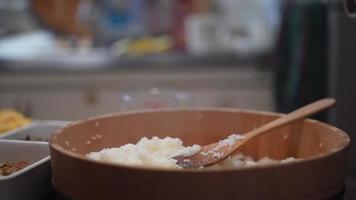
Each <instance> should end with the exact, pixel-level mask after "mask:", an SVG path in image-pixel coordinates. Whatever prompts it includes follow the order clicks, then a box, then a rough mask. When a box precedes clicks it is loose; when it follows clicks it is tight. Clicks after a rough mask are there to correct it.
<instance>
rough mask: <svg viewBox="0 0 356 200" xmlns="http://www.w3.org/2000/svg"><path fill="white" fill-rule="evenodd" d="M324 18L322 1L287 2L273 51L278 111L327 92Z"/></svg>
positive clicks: (288, 108)
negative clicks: (275, 49)
mask: <svg viewBox="0 0 356 200" xmlns="http://www.w3.org/2000/svg"><path fill="white" fill-rule="evenodd" d="M327 19H328V17H327V5H326V3H325V1H310V2H304V3H300V2H298V1H293V0H289V1H287V2H286V4H285V7H284V13H283V22H282V28H281V33H280V38H279V42H278V47H277V51H276V76H275V97H276V108H277V110H278V111H280V112H289V111H291V110H294V109H296V108H298V107H300V106H302V105H305V104H307V103H310V102H312V101H314V100H316V99H319V98H322V97H325V96H327V92H326V91H327V52H328V50H327V42H328V40H327V39H328V31H327V24H328V21H327ZM324 117H325V116H321V115H319V116H318V117H317V118H319V119H323V118H324Z"/></svg>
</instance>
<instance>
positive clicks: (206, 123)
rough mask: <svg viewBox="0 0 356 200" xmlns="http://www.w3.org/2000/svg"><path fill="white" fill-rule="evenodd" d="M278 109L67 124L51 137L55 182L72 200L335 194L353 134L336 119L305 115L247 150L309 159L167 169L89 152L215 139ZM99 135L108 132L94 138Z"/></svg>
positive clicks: (147, 114)
mask: <svg viewBox="0 0 356 200" xmlns="http://www.w3.org/2000/svg"><path fill="white" fill-rule="evenodd" d="M278 116H280V115H278V114H274V113H267V112H258V111H247V110H237V109H187V110H179V109H178V110H175V109H174V110H162V111H138V112H131V113H121V114H120V113H119V114H110V115H106V116H100V117H96V118H92V119H89V120H85V121H79V122H76V123H73V124H70V125H68V126H67V127H65V128H64V129H61V130H59V131H58V132H57V133H56V134H54V135H52V137H51V139H50V154H51V162H52V170H53V182H54V185H55V187H56V188H57V189H58V191H59V192H61V193H63V194H64V195H65V196H67V197H68V198H70V199H73V200H105V199H110V200H112V199H130V200H132V199H137V200H150V199H152V200H160V199H162V200H168V199H169V200H175V199H177V200H182V199H184V200H190V199H191V200H199V199H204V200H208V199H214V200H217V199H244V200H246V199H256V200H260V199H264V200H265V199H273V200H276V199H295V200H301V199H311V200H317V199H332V198H334V197H335V195H336V194H338V193H340V191H342V189H343V185H344V173H345V162H346V158H347V147H348V146H349V143H350V139H349V137H348V135H347V134H345V133H344V132H342V131H341V130H339V129H337V128H335V127H332V126H330V125H327V124H324V123H321V122H318V121H315V120H305V121H300V122H297V123H294V124H292V125H290V126H286V127H284V128H280V129H278V130H275V131H272V132H269V133H266V134H265V135H263V136H260V137H259V138H256V139H255V140H254V141H251V142H250V143H248V144H247V145H246V147H245V148H244V149H243V153H245V154H247V155H250V156H252V157H254V158H255V159H259V158H263V157H265V156H269V157H271V158H274V159H284V158H287V157H291V156H293V157H296V158H302V159H304V160H302V161H298V162H292V163H286V164H280V165H269V166H256V167H249V168H243V169H224V170H164V169H152V168H147V167H127V166H123V165H116V164H110V163H102V162H98V161H93V160H89V159H87V158H86V157H85V154H87V153H89V152H92V151H98V150H101V149H103V148H109V147H118V146H120V145H123V144H126V143H136V142H137V141H138V140H139V139H140V138H141V137H143V136H148V137H151V136H160V137H165V136H171V137H179V138H181V139H183V141H184V142H185V144H208V143H211V142H214V141H218V140H219V139H222V138H224V137H226V136H228V135H230V134H232V133H236V132H239V133H244V132H247V131H248V130H251V129H253V128H254V127H257V126H260V125H262V124H264V123H266V122H268V121H270V120H273V119H275V118H277V117H278ZM97 135H100V136H101V138H99V139H93V138H94V136H97Z"/></svg>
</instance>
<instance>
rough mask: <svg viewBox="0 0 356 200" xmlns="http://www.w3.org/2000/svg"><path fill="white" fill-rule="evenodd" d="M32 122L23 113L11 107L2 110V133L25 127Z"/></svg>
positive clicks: (0, 116)
mask: <svg viewBox="0 0 356 200" xmlns="http://www.w3.org/2000/svg"><path fill="white" fill-rule="evenodd" d="M30 122H31V119H29V118H26V117H25V116H24V115H23V114H22V113H20V112H17V111H15V110H11V109H3V110H0V134H2V133H5V132H7V131H11V130H14V129H16V128H20V127H23V126H25V125H27V124H29V123H30Z"/></svg>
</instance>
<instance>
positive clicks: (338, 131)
mask: <svg viewBox="0 0 356 200" xmlns="http://www.w3.org/2000/svg"><path fill="white" fill-rule="evenodd" d="M192 111H193V112H199V111H201V112H206V111H208V112H209V111H210V112H231V113H235V112H240V113H249V114H260V115H265V116H266V115H268V116H276V117H278V116H283V115H285V114H283V113H276V112H270V111H260V110H254V109H240V108H216V107H195V108H165V109H159V110H157V109H141V110H134V111H125V112H115V113H108V114H103V115H98V116H94V117H90V118H87V119H83V120H77V121H73V122H70V123H68V124H67V125H65V126H64V127H62V128H59V129H57V130H56V131H55V133H53V134H52V135H51V136H50V138H49V146H50V148H53V149H54V150H56V151H58V152H60V153H62V154H65V155H66V156H69V157H71V158H74V159H79V160H81V161H84V162H89V163H92V164H99V165H104V166H107V167H117V168H124V169H126V170H140V171H147V172H162V173H163V172H169V173H214V172H215V173H217V172H218V173H222V172H234V171H250V170H262V169H271V168H282V167H287V166H289V165H300V164H303V163H306V162H313V161H318V160H321V159H324V158H327V157H331V156H333V155H335V154H336V153H338V152H340V151H344V150H345V149H347V148H348V147H349V145H350V137H349V135H348V134H347V133H345V132H344V131H342V130H341V129H339V128H337V127H335V126H332V125H330V124H327V123H324V122H321V121H318V120H315V119H310V118H307V119H305V120H304V121H307V122H309V123H318V124H319V125H321V126H324V127H326V128H329V129H332V130H333V131H334V132H335V133H336V134H339V135H340V136H342V137H344V141H343V143H342V144H341V145H340V146H338V147H336V148H334V149H332V150H331V151H330V152H328V153H325V154H320V155H316V156H313V157H310V158H306V159H301V160H296V161H292V162H287V163H277V164H266V165H255V166H249V167H241V168H230V167H229V168H222V169H204V170H197V169H184V170H182V169H174V168H158V167H149V166H136V165H125V164H120V163H112V162H105V161H98V160H93V159H90V158H87V157H86V156H84V155H81V154H78V153H75V152H73V151H70V150H66V149H64V148H63V147H62V146H60V145H59V144H57V143H55V141H56V140H57V136H58V135H59V134H60V133H61V132H63V130H65V129H67V128H70V127H72V126H76V125H78V124H81V123H84V122H89V121H95V120H100V119H104V118H108V117H116V116H123V115H136V114H144V113H156V112H161V113H169V112H192ZM51 153H52V152H51V151H50V154H51Z"/></svg>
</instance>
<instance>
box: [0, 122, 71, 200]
mask: <svg viewBox="0 0 356 200" xmlns="http://www.w3.org/2000/svg"><path fill="white" fill-rule="evenodd" d="M67 123H68V122H66V121H34V122H33V123H31V124H29V125H27V126H25V127H23V128H19V129H16V130H13V131H10V132H7V133H3V134H1V135H0V162H19V161H28V162H30V163H31V165H29V166H27V167H26V168H24V169H22V170H20V171H18V172H15V173H13V174H11V175H8V176H0V199H1V200H24V199H26V200H41V199H44V198H46V197H48V196H49V195H51V193H52V183H51V176H52V174H51V166H50V157H49V147H48V143H47V142H46V141H27V140H26V138H27V137H28V136H30V137H40V138H42V139H44V140H47V139H48V138H49V136H50V135H51V134H52V133H54V131H55V130H57V129H59V128H62V127H64V126H65V125H66V124H67Z"/></svg>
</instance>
